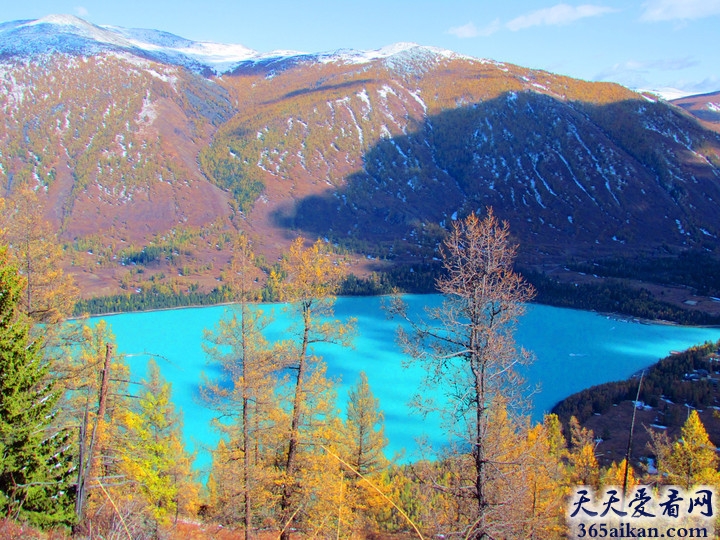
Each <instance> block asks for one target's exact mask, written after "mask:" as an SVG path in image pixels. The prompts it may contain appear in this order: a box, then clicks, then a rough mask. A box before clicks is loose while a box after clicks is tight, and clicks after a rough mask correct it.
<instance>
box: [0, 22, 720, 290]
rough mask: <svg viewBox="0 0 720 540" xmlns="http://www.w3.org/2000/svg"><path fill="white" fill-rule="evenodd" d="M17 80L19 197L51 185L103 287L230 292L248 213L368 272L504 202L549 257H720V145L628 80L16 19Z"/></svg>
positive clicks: (532, 253) (406, 49) (530, 241)
mask: <svg viewBox="0 0 720 540" xmlns="http://www.w3.org/2000/svg"><path fill="white" fill-rule="evenodd" d="M0 85H2V92H0V125H2V129H0V151H1V155H0V185H2V186H3V192H4V195H6V196H10V197H12V195H13V193H14V192H15V191H16V189H17V186H19V185H20V184H23V183H29V184H30V185H32V186H34V187H35V188H37V189H38V190H39V191H40V192H41V193H43V197H44V198H45V200H46V203H47V208H48V210H47V215H48V218H50V219H51V220H52V221H53V223H55V224H56V226H57V227H58V230H59V231H60V234H61V239H62V240H63V241H64V242H66V243H67V247H68V249H67V253H68V264H69V265H71V264H72V266H69V269H70V270H71V271H72V272H73V273H74V274H75V275H76V276H77V277H78V280H79V282H80V284H81V287H82V288H83V290H84V293H85V294H86V295H93V294H101V293H102V294H108V293H111V292H115V291H118V290H120V289H121V288H125V289H127V290H131V289H132V288H133V287H136V286H137V285H138V284H139V283H141V282H144V281H147V280H148V279H155V280H157V281H158V282H167V281H168V280H170V277H169V276H177V274H181V275H180V276H178V277H177V278H173V279H174V280H175V281H174V282H173V283H176V282H178V281H179V282H181V283H182V284H184V285H183V286H190V284H193V283H198V284H199V286H200V287H201V288H204V289H209V288H212V287H213V286H214V285H216V284H217V281H216V280H217V279H220V275H221V271H222V268H223V267H224V265H225V264H226V263H227V260H228V256H229V255H228V248H227V246H228V240H229V238H230V236H231V235H230V231H231V230H232V226H233V225H234V226H236V227H239V228H241V229H243V230H246V231H247V232H248V233H250V234H251V235H252V236H253V237H254V238H255V243H256V246H257V247H258V249H259V251H260V252H261V253H262V254H263V255H265V257H266V260H267V261H270V262H271V261H274V260H276V257H277V256H278V255H279V254H280V252H281V251H282V250H284V249H285V247H286V246H287V245H288V244H289V241H290V239H291V238H292V237H293V236H294V235H295V234H298V233H301V234H304V235H306V236H307V237H310V238H314V237H318V236H319V237H326V238H328V239H332V240H333V241H336V242H338V243H341V244H342V245H344V246H345V247H347V248H348V249H350V250H351V251H352V252H353V253H354V254H355V255H356V268H357V271H358V272H363V271H368V270H377V269H383V268H388V267H390V266H392V265H396V264H398V263H416V262H418V261H420V262H422V261H425V262H429V261H432V260H433V258H434V257H435V256H436V255H437V252H436V245H437V241H438V239H439V238H440V237H441V236H442V233H443V230H444V229H445V228H447V227H448V226H449V225H450V223H451V222H452V221H453V220H454V219H457V218H459V217H462V216H463V215H464V214H466V213H468V212H470V211H474V210H478V211H481V212H482V211H483V210H484V208H485V207H487V206H493V207H494V209H495V211H496V213H497V214H498V215H499V216H500V217H502V218H503V219H507V220H508V221H509V222H510V226H511V230H512V232H513V234H514V235H515V236H516V238H517V241H518V242H519V244H520V258H521V260H522V262H523V263H524V264H526V265H530V266H533V267H537V268H543V269H548V268H551V267H558V265H559V267H562V266H563V265H564V264H566V263H567V262H568V261H571V260H575V261H577V260H580V261H585V260H593V259H596V258H600V257H608V256H629V255H637V254H647V255H651V256H655V255H658V254H671V253H677V252H679V251H682V250H688V249H695V250H705V251H708V252H710V253H711V254H714V255H715V256H716V255H717V254H718V235H720V212H718V211H717V210H718V203H719V202H720V182H719V180H720V135H718V133H716V132H714V131H712V130H710V129H708V125H707V124H703V123H701V122H698V120H697V119H696V118H694V117H693V116H692V115H691V114H689V113H688V112H686V110H685V109H684V108H683V105H682V104H679V105H680V106H678V105H675V104H673V103H668V102H665V101H662V100H658V99H657V98H655V97H653V96H651V95H649V94H638V93H635V92H632V91H630V90H628V89H626V88H623V87H621V86H618V85H615V84H610V83H590V82H585V81H579V80H574V79H571V78H568V77H563V76H560V75H555V74H551V73H547V72H543V71H535V70H530V69H526V68H522V67H519V66H514V65H510V64H504V63H501V62H496V61H491V60H482V59H475V58H470V57H467V56H462V55H459V54H456V53H453V52H451V51H445V50H440V49H435V48H431V47H422V46H419V45H415V44H396V45H394V46H390V47H386V48H383V49H380V50H378V51H368V52H362V51H336V52H331V53H317V54H306V53H295V52H282V51H281V52H274V53H267V54H261V53H257V52H255V51H251V50H250V49H247V48H244V47H242V46H229V45H228V46H220V45H214V44H209V43H197V42H192V41H189V40H185V39H183V38H180V37H177V36H173V35H171V34H167V33H163V32H158V31H154V30H128V29H121V28H116V27H98V26H95V25H91V24H89V23H87V22H85V21H82V20H81V19H78V18H76V17H71V16H51V17H46V18H43V19H39V20H37V21H18V22H11V23H4V24H2V25H0ZM151 251H152V252H153V253H154V254H155V256H154V257H149V255H148V253H150V252H151ZM362 261H364V262H362ZM138 264H140V266H141V267H138ZM128 265H129V266H128ZM140 270H142V272H140Z"/></svg>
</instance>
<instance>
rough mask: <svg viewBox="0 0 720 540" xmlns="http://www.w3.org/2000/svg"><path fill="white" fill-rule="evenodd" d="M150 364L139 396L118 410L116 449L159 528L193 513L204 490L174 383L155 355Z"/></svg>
mask: <svg viewBox="0 0 720 540" xmlns="http://www.w3.org/2000/svg"><path fill="white" fill-rule="evenodd" d="M147 369H148V375H147V379H145V380H144V381H142V389H141V390H140V391H139V392H138V395H137V399H134V400H132V401H131V403H130V404H129V405H130V406H129V408H128V409H126V410H124V411H122V412H121V413H120V418H119V423H120V428H121V433H122V442H124V444H123V445H122V447H121V448H117V457H118V458H119V460H120V463H119V467H118V468H119V471H120V472H121V474H122V475H123V476H124V479H125V482H129V483H130V484H129V485H130V486H132V492H133V494H132V496H133V497H135V498H138V499H141V500H142V501H143V503H144V506H145V508H144V509H143V510H144V511H145V513H146V514H147V515H148V517H149V520H150V521H151V523H152V524H153V526H154V527H155V528H157V527H158V526H166V525H168V524H169V523H170V520H171V519H173V518H175V519H177V516H178V515H180V514H182V515H188V514H192V508H193V507H195V506H196V505H197V501H198V498H199V491H200V489H199V485H198V484H197V483H196V481H195V478H194V476H195V475H194V474H193V471H192V461H193V457H192V456H191V455H189V454H188V453H187V451H186V450H185V446H184V444H183V441H182V418H181V416H180V415H179V414H178V413H177V411H176V410H175V406H174V405H173V403H172V401H171V400H170V398H171V385H170V383H168V382H166V381H165V380H164V379H163V377H162V375H161V374H160V369H159V367H158V365H157V364H156V363H155V361H154V360H150V361H149V362H148V368H147ZM126 492H127V490H126ZM154 532H157V531H154Z"/></svg>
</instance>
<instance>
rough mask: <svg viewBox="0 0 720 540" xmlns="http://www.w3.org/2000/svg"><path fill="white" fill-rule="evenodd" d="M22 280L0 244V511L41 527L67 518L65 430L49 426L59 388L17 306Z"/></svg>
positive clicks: (69, 495)
mask: <svg viewBox="0 0 720 540" xmlns="http://www.w3.org/2000/svg"><path fill="white" fill-rule="evenodd" d="M24 285H25V281H24V279H23V278H22V277H21V276H19V275H18V273H17V270H16V268H15V267H14V266H12V265H10V263H9V257H8V253H7V250H6V249H5V248H2V249H0V512H1V513H2V514H3V515H7V516H11V517H14V518H18V519H26V520H28V521H30V522H31V523H33V524H35V525H38V526H41V527H46V526H52V525H59V524H70V523H72V521H73V518H74V511H73V497H74V490H73V488H72V485H71V481H72V479H71V466H70V461H71V459H72V456H71V455H70V452H69V451H68V447H69V443H68V439H69V436H68V434H67V432H63V431H55V432H53V431H51V430H50V429H49V428H50V425H51V423H52V422H53V419H54V417H55V415H56V413H57V402H58V400H59V398H60V391H59V390H58V389H57V387H56V386H55V384H54V383H53V382H52V381H51V380H50V379H49V377H48V375H49V369H50V366H49V364H47V363H45V362H44V361H43V358H42V354H41V351H40V347H41V343H40V342H39V341H38V340H34V341H33V340H32V339H31V338H30V324H29V321H28V319H27V317H26V316H25V315H24V314H22V313H21V312H20V307H19V304H20V301H21V296H22V294H23V291H24Z"/></svg>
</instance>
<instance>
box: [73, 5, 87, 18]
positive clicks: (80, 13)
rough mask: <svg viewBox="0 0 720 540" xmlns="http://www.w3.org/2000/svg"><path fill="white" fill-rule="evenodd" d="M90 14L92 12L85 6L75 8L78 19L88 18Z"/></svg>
mask: <svg viewBox="0 0 720 540" xmlns="http://www.w3.org/2000/svg"><path fill="white" fill-rule="evenodd" d="M89 14H90V12H89V11H88V10H87V8H86V7H83V6H76V7H75V15H77V16H78V17H87V16H88V15H89Z"/></svg>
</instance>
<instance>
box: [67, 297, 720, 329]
mask: <svg viewBox="0 0 720 540" xmlns="http://www.w3.org/2000/svg"><path fill="white" fill-rule="evenodd" d="M404 294H414V295H436V294H440V293H436V292H433V293H401V295H404ZM388 296H392V295H391V294H379V295H372V294H370V295H342V296H337V298H361V297H373V298H374V297H377V298H382V297H388ZM250 303H251V304H258V305H259V304H267V305H275V304H283V303H284V302H250ZM234 304H237V302H220V303H217V304H187V305H184V306H173V307H164V308H150V309H142V310H135V311H132V310H131V311H110V312H105V313H92V314H84V315H78V316H74V317H68V318H67V319H66V320H67V321H79V320H83V319H91V318H102V317H113V316H116V315H124V314H130V313H153V312H159V311H172V310H178V309H192V308H210V307H219V306H231V305H234ZM533 304H537V305H542V306H548V307H556V308H560V309H574V310H577V311H585V312H587V313H595V314H597V315H600V316H602V317H608V318H610V319H613V320H617V321H619V322H626V323H633V324H648V325H650V324H655V325H661V326H677V327H680V328H707V329H720V325H713V324H702V325H697V324H682V323H679V322H676V321H668V320H666V319H646V318H642V317H635V316H633V315H625V314H623V313H617V312H610V311H596V310H593V309H589V310H588V309H581V308H575V307H569V306H557V305H554V304H547V303H543V302H530V304H529V305H533Z"/></svg>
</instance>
